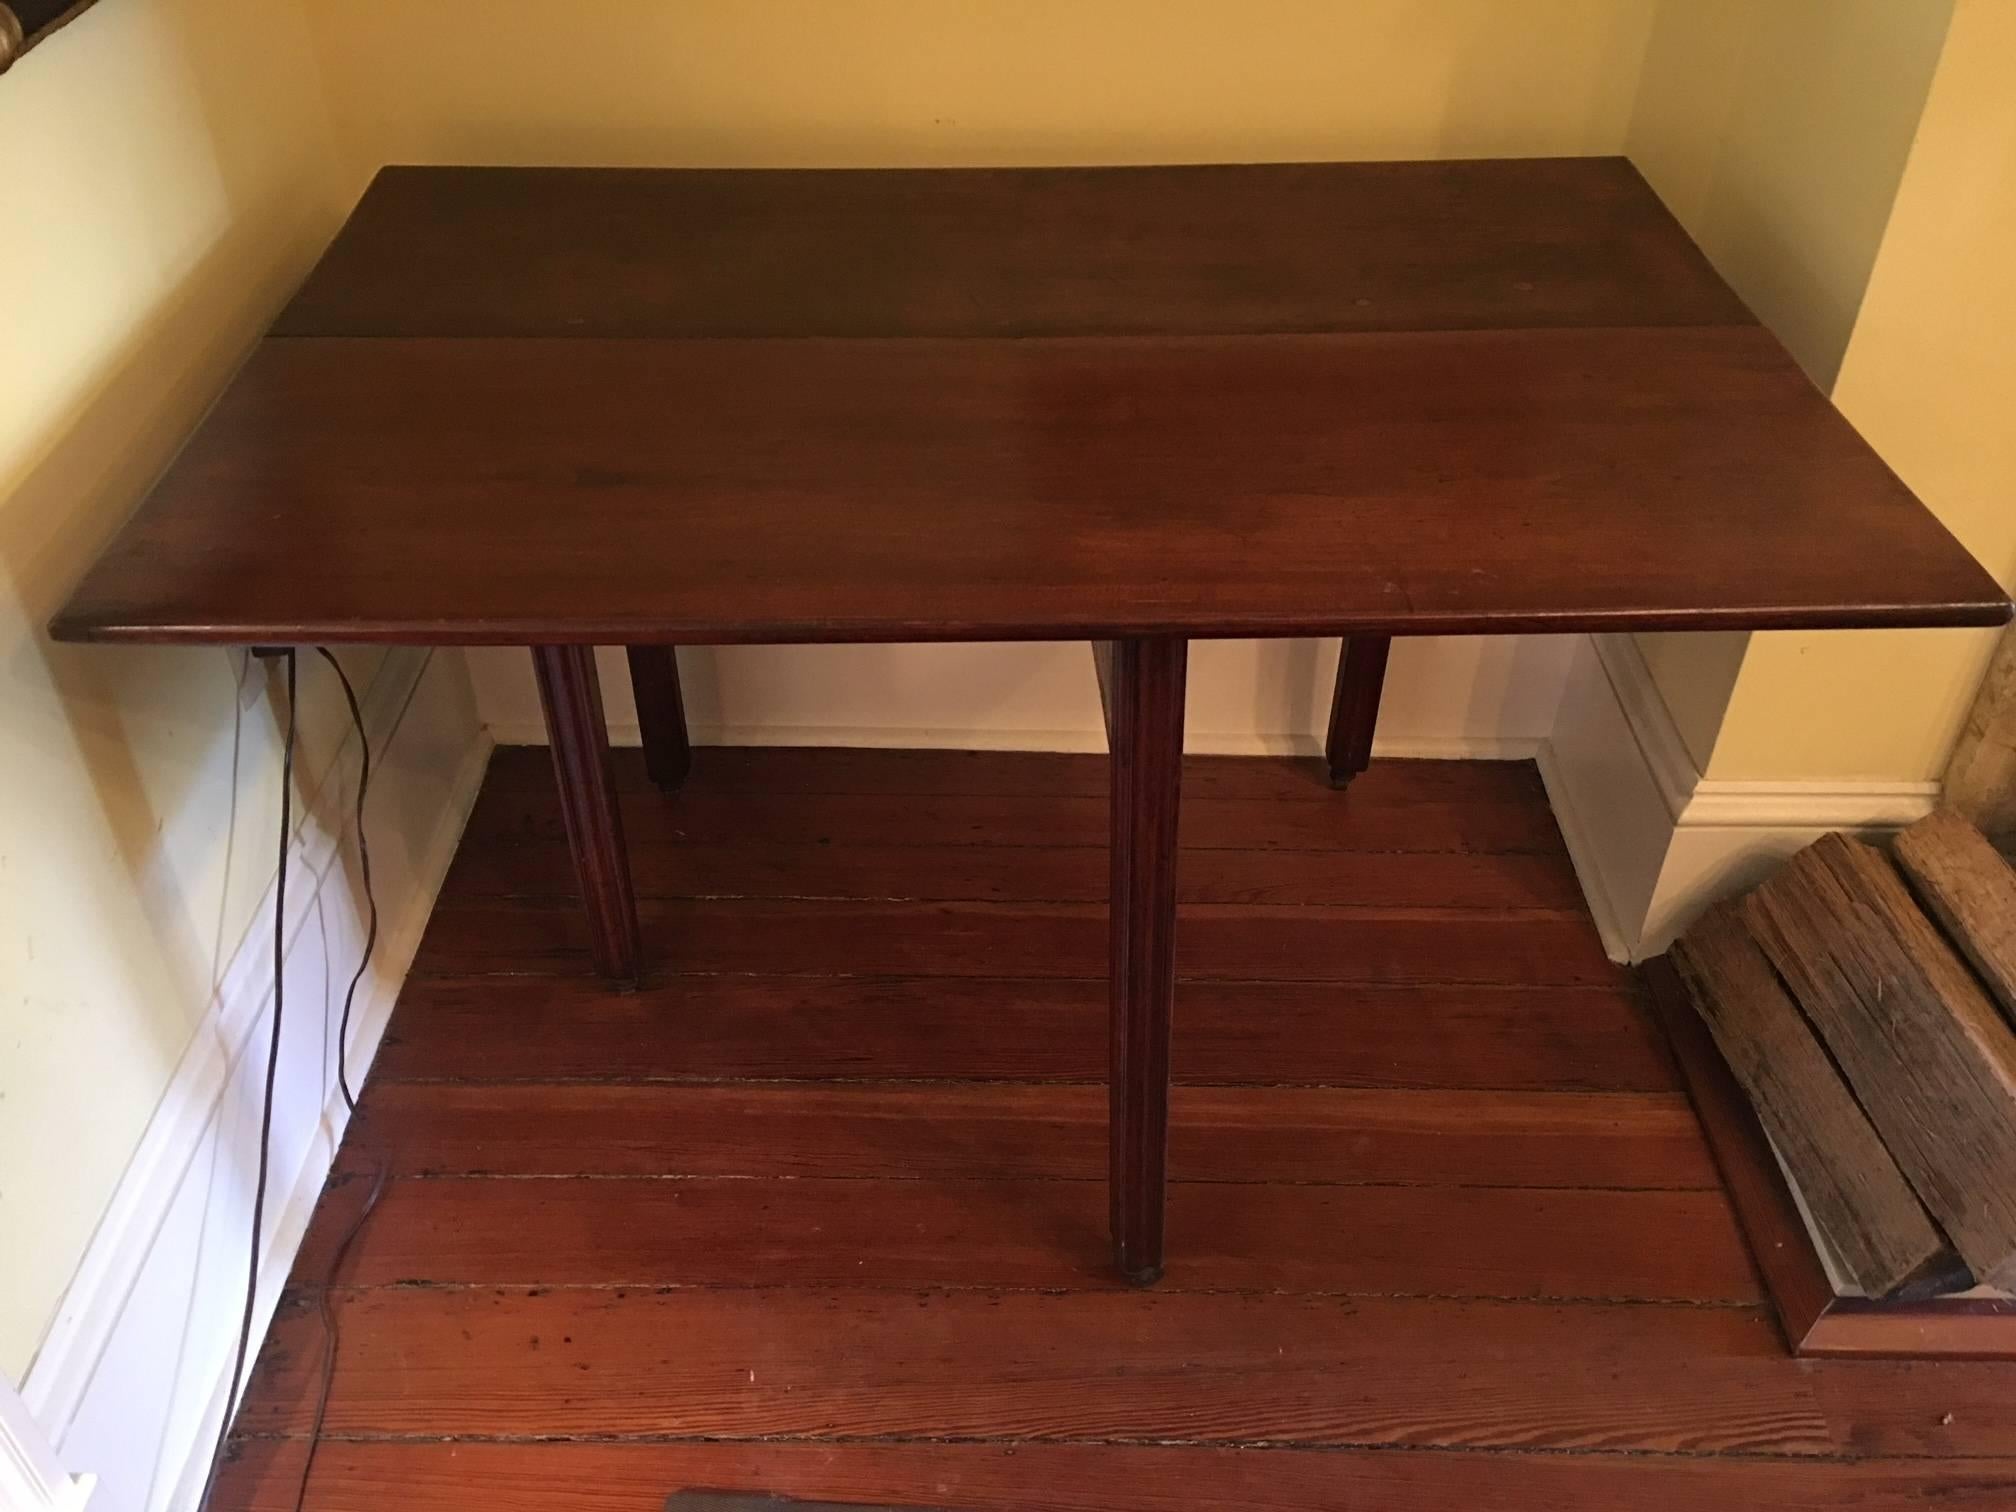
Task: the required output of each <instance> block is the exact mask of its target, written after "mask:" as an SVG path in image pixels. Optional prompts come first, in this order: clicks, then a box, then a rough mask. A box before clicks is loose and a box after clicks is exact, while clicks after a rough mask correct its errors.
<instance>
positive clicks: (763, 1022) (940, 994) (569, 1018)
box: [371, 975, 1676, 1091]
mask: <svg viewBox="0 0 2016 1512" xmlns="http://www.w3.org/2000/svg"><path fill="white" fill-rule="evenodd" d="M1105 998H1106V984H1105V982H1104V981H1103V980H1102V979H1100V978H1098V977H1088V978H1083V979H1078V980H1058V979H1054V978H1050V979H1045V978H1031V977H1021V978H1016V977H817V976H720V977H679V978H671V979H667V980H665V981H662V982H646V983H645V984H644V985H643V986H642V987H640V988H639V989H638V990H637V991H636V992H634V993H620V994H619V993H610V992H606V991H604V990H603V989H602V987H601V986H600V984H599V983H595V982H590V981H585V980H581V979H579V978H576V977H571V976H565V975H562V976H517V977H513V976H461V977H436V978H424V977H414V978H411V979H409V980H408V981H407V983H406V986H405V988H404V990H403V991H402V992H401V994H400V999H399V1011H398V1012H397V1013H395V1014H394V1015H393V1017H392V1023H391V1026H390V1027H389V1028H388V1029H387V1031H386V1037H385V1042H384V1044H383V1046H382V1048H381V1049H380V1051H379V1054H378V1059H377V1060H376V1062H375V1063H374V1064H373V1066H372V1071H371V1075H372V1080H373V1081H374V1082H381V1081H395V1080H406V1081H411V1080H428V1081H433V1080H440V1079H443V1078H448V1079H455V1078H468V1079H472V1080H505V1081H545V1080H550V1079H553V1078H556V1077H577V1078H591V1079H595V1080H599V1081H623V1080H635V1079H639V1078H655V1079H669V1080H687V1081H713V1080H721V1079H723V1078H731V1077H758V1078H778V1079H787V1080H794V1081H798V1080H807V1079H810V1080H825V1079H844V1080H861V1079H864V1078H865V1079H879V1078H887V1077H896V1078H928V1079H958V1080H968V1079H974V1080H984V1081H1026V1080H1062V1081H1087V1082H1094V1081H1099V1080H1100V1079H1101V1078H1103V1077H1104V1075H1105V1071H1106V1025H1105V1018H1104V1013H1103V1010H1104V1007H1105ZM1177 1011H1178V1012H1180V1013H1181V1014H1182V1015H1183V1019H1182V1022H1183V1032H1182V1033H1181V1034H1179V1035H1177V1036H1176V1044H1175V1046H1174V1048H1173V1055H1174V1065H1175V1075H1176V1079H1177V1080H1178V1081H1179V1082H1182V1081H1189V1082H1221V1083H1234V1084H1241V1085H1311V1084H1326V1085H1335V1086H1373V1087H1448V1088H1494V1089H1498V1088H1523V1089H1526V1090H1531V1091H1664V1090H1670V1089H1672V1088H1673V1087H1674V1086H1675V1085H1676V1084H1675V1082H1674V1079H1673V1072H1672V1068H1671V1066H1670V1064H1669V1063H1668V1061H1667V1059H1666V1056H1665V1052H1664V1050H1663V1049H1662V1048H1661V1047H1660V1045H1659V1042H1658V1037H1657V1033H1656V1031H1655V1030H1654V1029H1653V1027H1652V1025H1651V1023H1650V1021H1649V1020H1648V1019H1647V1018H1646V1017H1645V1015H1644V1014H1643V1013H1642V1012H1641V1011H1640V1009H1639V1006H1638V1004H1637V1002H1636V1001H1635V1000H1634V998H1633V995H1632V993H1631V991H1630V989H1629V988H1628V986H1627V985H1626V984H1625V983H1623V982H1621V981H1620V982H1615V983H1609V984H1605V985H1601V986H1591V987H1545V988H1534V987H1520V986H1508V985H1503V984H1480V985H1450V984H1428V985H1423V984H1419V983H1354V984H1352V985H1351V986H1350V987H1349V988H1348V989H1340V988H1339V987H1337V986H1336V985H1334V984H1331V983H1324V982H1189V983H1185V984H1184V985H1183V987H1182V989H1181V996H1180V1000H1179V1007H1178V1010H1177ZM500 1026H508V1029H506V1030H504V1031H502V1032H500Z"/></svg>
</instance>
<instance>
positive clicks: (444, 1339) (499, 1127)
mask: <svg viewBox="0 0 2016 1512" xmlns="http://www.w3.org/2000/svg"><path fill="white" fill-rule="evenodd" d="M696 758H697V759H696V762H695V767H694V773H693V776H692V778H691V779H690V783H689V786H688V788H687V790H686V792H685V793H683V794H681V795H680V796H679V797H677V798H672V799H666V798H661V797H660V796H658V795H657V794H656V793H655V792H654V791H653V790H652V789H651V788H650V786H649V784H648V783H647V782H646V781H645V780H644V778H643V774H642V767H641V763H640V762H639V761H638V760H637V759H636V757H635V756H634V755H633V754H630V753H624V754H622V755H621V756H620V757H619V760H618V763H617V772H616V776H617V783H618V786H619V788H620V789H621V790H622V793H623V802H624V804H625V807H626V813H625V818H626V823H628V825H629V826H630V829H631V833H632V837H633V842H634V845H635V850H636V864H637V875H638V880H639V885H640V891H641V892H642V893H643V894H644V896H645V900H646V901H645V905H644V914H645V922H646V932H647V943H648V948H649V950H650V951H651V955H652V962H653V965H652V971H651V975H650V977H649V978H648V979H647V981H646V983H645V985H644V987H643V988H642V990H640V991H638V992H635V993H628V994H611V993H608V992H605V991H603V990H602V989H601V988H600V987H598V986H597V985H596V984H595V983H593V982H592V981H589V980H587V979H585V977H584V976H583V975H582V972H581V962H582V955H581V943H582V937H581V933H580V930H579V925H578V921H577V919H576V917H575V914H574V912H573V905H572V903H571V901H570V897H569V894H570V892H571V883H570V882H569V879H568V877H567V874H566V867H565V856H564V849H563V848H562V846H561V844H560V842H559V840H558V838H557V837H558V827H557V811H556V810H555V808H554V807H553V802H552V795H551V790H550V777H549V776H548V774H547V769H546V765H545V753H544V752H541V751H506V752H501V753H499V756H498V758H497V760H496V762H495V763H494V764H493V768H492V771H491V774H490V777H489V780H488V782H487V783H486V787H485V792H484V795H483V800H482V802H481V803H480V804H479V807H478V813H477V817H476V820H475V822H474V823H473V824H472V829H471V834H470V838H469V840H468V841H467V843H466V845H465V848H464V851H463V853H462V855H461V856H460V857H459V858H458V861H457V864H456V867H455V869H454V873H453V876H452V878H451V881H450V884H449V887H448V889H447V891H446V892H445V893H444V896H443V900H442V903H441V906H440V908H439V909H438V911H437V915H436V918H435V921H434V924H433V927H432V928H431V929H430V932H429V935H428V938H427V940H426V942H425V945H424V947H423V951H422V958H421V962H420V965H419V968H418V970H417V971H416V974H415V976H414V977H413V978H412V980H411V981H410V982H409V983H408V985H407V988H406V991H405V993H404V995H403V996H402V999H401V1002H400V1006H399V1008H398V1010H397V1012H396V1014H395V1016H394V1020H393V1024H392V1028H391V1031H390V1033H389V1034H388V1037H387V1041H386V1044H385V1046H384V1049H383V1050H382V1052H381V1054H380V1056H379V1060H378V1063H377V1065H376V1067H375V1069H374V1071H373V1074H372V1078H371V1081H370V1084H369V1086H368V1088H367V1090H366V1094H365V1098H364V1105H363V1109H362V1111H361V1114H360V1116H359V1118H358V1119H357V1121H356V1123H355V1124H354V1125H353V1126H352V1131H351V1134H350V1137H349V1139H348V1140H347V1141H346V1144H345V1147H344V1149H343V1151H342V1152H341V1155H340V1157H339V1161H338V1167H337V1174H336V1175H335V1177H333V1178H332V1180H331V1183H330V1187H329V1190H328V1191H327V1193H326V1194H325V1197H324V1200H323V1203H322V1206H321V1208H320V1209H319V1210H318V1212H317V1214H316V1217H315V1220H314V1222H313V1224H312V1225H311V1229H310V1233H309V1238H308V1240H307V1242H306V1244H305V1245H304V1247H303V1251H302V1254H301V1258H300V1261H299V1264H298V1266H297V1271H296V1275H295V1278H294V1282H293V1285H292V1288H291V1290H290V1293H289V1295H288V1297H287V1298H286V1299H285V1300H284V1301H283V1303H282V1306H281V1309H280V1312H279V1314H278V1316H277V1318H276V1320H275V1323H274V1326H273V1329H272V1332H271V1334H270V1336H269V1338H268V1342H267V1345H266V1348H265V1351H264V1353H263V1355H262V1358H261V1361H260V1365H259V1369H258V1370H257V1372H256V1373H255V1376H254V1379H253V1382H252V1385H251V1388H250V1390H249V1393H248V1397H247V1400H246V1403H245V1406H244V1408H243V1410H242V1412H241V1415H240V1419H239V1429H238V1431H239V1434H240V1437H239V1440H238V1443H237V1449H236V1453H235V1456H234V1459H233V1462H232V1464H231V1466H230V1468H229V1470H228V1472H227V1475H226V1478H225V1480H224V1482H223V1485H222V1488H221V1494H220V1496H219V1498H218V1502H217V1505H218V1507H219V1508H238V1509H269V1512H278V1509H284V1508H287V1507H291V1506H292V1505H293V1499H294V1492H295V1487H296V1485H297V1484H298V1483H299V1479H300V1476H301V1474H302V1472H303V1470H304V1468H305V1463H306V1460H307V1452H308V1447H309V1445H308V1441H307V1439H306V1437H305V1435H306V1433H307V1431H308V1428H309V1425H310V1424H311V1422H312V1417H313V1408H314V1398H315V1388H316V1386H317V1384H318V1383H319V1381H320V1379H321V1372H322V1368H323V1364H324V1361H325V1359H326V1357H327V1356H326V1349H327V1344H326V1341H325V1339H324V1336H323V1333H322V1328H321V1303H322V1301H323V1300H324V1297H325V1295H326V1299H327V1301H328V1304H329V1307H330V1310H331V1312H332V1313H333V1315H334V1316H335V1318H336V1319H337V1322H338V1326H339V1334H338V1348H337V1353H336V1360H335V1370H334V1374H333V1390H332V1392H331V1396H330V1399H329V1403H328V1415H327V1419H326V1422H325V1425H324V1430H323V1438H322V1440H321V1441H320V1443H319V1445H318V1446H317V1453H316V1458H315V1463H314V1466H313V1473H312V1476H311V1478H310V1480H309V1484H308V1488H307V1491H308V1495H307V1505H308V1506H309V1507H311V1508H315V1509H317V1512H367V1509H368V1512H379V1509H382V1508H384V1507H386V1506H398V1507H401V1508H407V1509H414V1512H448V1509H451V1508H454V1509H460V1508H465V1507H466V1508H478V1507H480V1508H484V1509H486V1512H514V1509H521V1508H522V1509H528V1512H529V1509H532V1508H540V1509H548V1508H553V1509H560V1512H568V1509H575V1508H578V1509H581V1512H590V1509H592V1512H629V1509H636V1512H655V1509H656V1508H657V1507H658V1506H660V1505H661V1503H662V1501H663V1498H664V1496H665V1495H666V1494H667V1493H668V1492H670V1491H672V1490H674V1489H678V1488H680V1487H683V1486H712V1487H721V1488H742V1489H755V1490H767V1491H777V1492H788V1493H792V1494H796V1495H800V1496H806V1497H821V1498H828V1499H837V1500H842V1501H871V1502H883V1503H890V1504H903V1503H910V1504H917V1505H924V1506H934V1507H945V1508H958V1509H986V1512H1008V1509H1011V1508H1012V1509H1054V1512H1093V1509H1116V1512H1128V1509H1139V1512H1151V1509H1152V1512H1178V1509H1190V1508H1214V1509H1215V1508H1230V1509H1241V1512H1263V1509H1264V1512H1303V1509H1311V1512H1313V1509H1317V1508H1324V1509H1328V1508H1336V1507H1366V1508H1378V1509H1380V1512H1443V1509H1453V1508H1463V1509H1466V1512H1468V1509H1473V1508H1474V1509H1479V1512H1482V1509H1486V1508H1488V1509H1490V1512H1529V1509H1530V1512H1543V1509H1545V1512H1555V1509H1560V1512H1599V1509H1600V1512H1613V1509H1622V1508H1630V1509H1633V1512H1696V1509H1700V1512H1709V1509H1714V1512H1723V1509H1732V1512H1763V1509H1766V1508H1770V1509H1795V1512H1796V1509H1818V1508H1823V1507H1825V1508H1834V1507H1843V1506H1852V1507H1855V1508H1857V1509H1859V1512H1890V1509H1902V1508H1905V1507H1919V1506H1923V1505H1928V1504H1932V1505H1938V1506H1942V1507H1948V1508H1956V1509H1963V1512H1974V1509H1990V1508H1994V1509H2002V1508H2008V1507H2012V1506H2016V1416H2012V1415H2011V1414H2009V1413H2008V1412H2007V1410H2006V1403H2007V1402H2008V1401H2009V1400H2010V1399H2011V1395H2012V1393H2016V1368H2011V1367H2008V1366H1999V1365H1984V1364H1969V1365H1914V1364H1885V1363H1876V1362H1855V1363H1843V1364H1841V1365H1830V1364H1819V1363H1810V1362H1797V1361H1793V1360H1791V1359H1790V1358H1788V1357H1787V1355H1786V1354H1785V1350H1784V1345H1783V1342H1782V1340H1781V1339H1780V1338H1779V1337H1778V1335H1777V1333H1776V1331H1775V1326H1774V1324H1773V1323H1772V1321H1771V1316H1770V1313H1769V1311H1768V1309H1766V1308H1765V1307H1764V1306H1762V1305H1761V1304H1760V1301H1759V1290H1758V1284H1757V1281H1756V1277H1755V1275H1754V1272H1753V1269H1752V1267H1751V1264H1750V1262H1749V1259H1748V1256H1747V1255H1746V1254H1745V1252H1744V1250H1743V1248H1742V1243H1741V1240H1740V1238H1739V1236H1738V1234H1737V1231H1736V1229H1735V1226H1734V1224H1733V1222H1732V1220H1731V1217H1730V1213H1729V1209H1728V1205H1727V1202H1726V1200H1725V1198H1724V1197H1723V1195H1722V1192H1721V1190H1720V1188H1719V1185H1718V1184H1717V1181H1716V1178H1715V1173H1714V1169H1713V1165H1712V1163H1711V1162H1710V1160H1709V1159H1708V1157H1707V1153H1706V1150H1705V1148H1704V1146H1703V1144H1702V1141H1701V1136H1700V1133H1699V1130H1698V1128H1697V1127H1696V1125H1695V1123H1694V1121H1693V1118H1692V1114H1691V1112H1690V1111H1689V1110H1688V1109H1687V1107H1686V1104H1685V1102H1684V1100H1683V1099H1682V1098H1681V1096H1680V1094H1679V1092H1678V1090H1677V1087H1676V1085H1675V1083H1674V1080H1673V1076H1672V1072H1671V1069H1670V1067H1669V1066H1668V1064H1667V1061H1666V1058H1665V1054H1664V1051H1663V1048H1662V1046H1661V1045H1660V1044H1659V1042H1658V1040H1657V1038H1656V1036H1655V1034H1654V1032H1653V1031H1652V1030H1651V1028H1650V1027H1649V1025H1648V1022H1647V1020H1646V1018H1645V1016H1644V1015H1643V1013H1642V1012H1641V1010H1640V1008H1639V1005H1638V1003H1637V1001H1636V998H1635V995H1634V992H1633V989H1632V987H1631V985H1630V983H1629V982H1628V980H1627V979H1626V978H1625V977H1624V976H1623V975H1622V974H1621V973H1620V971H1619V970H1618V969H1617V968H1615V967H1613V966H1612V965H1610V963H1608V962H1607V961H1605V960H1604V959H1603V958H1602V954H1601V951H1600V948H1598V947H1597V945H1596V940H1595V934H1594V931H1593V929H1592V928H1591V926H1590V924H1589V921H1588V919H1587V918H1586V916H1585V915H1584V913H1583V912H1582V910H1581V909H1580V906H1579V903H1578V899H1579V893H1578V892H1577V890H1576V887H1575V881H1574V877H1573V874H1572V872H1571V871H1570V869H1569V867H1568V863H1567V861H1566V859H1565V856H1564V855H1563V853H1562V851H1561V848H1560V844H1559V837H1558V835H1557V834H1556V832H1555V831H1554V828H1553V824H1552V820H1551V817H1550V816H1549V815H1548V813H1547V810H1546V804H1545V798H1544V795H1543V793H1542V791H1541V789H1540V786H1539V783H1538V780H1537V778H1536V776H1535V775H1534V773H1533V770H1532V768H1531V767H1530V766H1528V765H1524V764H1512V763H1497V764H1484V763H1456V762H1446V763H1434V762H1394V763H1375V764H1374V765H1373V768H1372V769H1371V771H1369V772H1368V773H1366V774H1365V775H1364V776H1363V777H1361V778H1360V779H1358V781H1357V782H1356V783H1354V784H1353V786H1352V788H1351V790H1350V791H1349V793H1347V794H1344V795H1337V794H1334V793H1332V792H1331V791H1330V790H1329V789H1328V787H1327V786H1326V785H1324V783H1323V780H1322V774H1321V771H1320V767H1319V765H1318V764H1316V763H1298V762H1286V761H1239V760H1227V759H1223V758H1205V759H1193V760H1191V761H1189V762H1187V763H1186V769H1185V781H1186V784H1187V798H1188V801H1187V802H1186V806H1185V811H1184V816H1183V828H1184V839H1185V842H1186V846H1185V854H1184V883H1183V886H1184V894H1183V896H1184V901H1185V909H1184V919H1183V934H1182V941H1183V944H1182V960H1181V966H1182V977H1183V980H1182V982H1181V984H1180V986H1179V994H1178V1006H1177V1034H1176V1074H1177V1079H1178V1082H1179V1088H1178V1092H1177V1095H1176V1097H1175V1099H1174V1115H1173V1129H1172V1151H1171V1154H1172V1159H1171V1166H1172V1171H1173V1174H1174V1177H1175V1184H1174V1185H1173V1187H1172V1191H1171V1216H1170V1239H1171V1259H1170V1265H1169V1269H1168V1274H1167V1276H1166V1278H1165V1280H1164V1282H1163V1283H1162V1285H1161V1286H1160V1287H1159V1288H1157V1289H1156V1290H1154V1291H1151V1292H1141V1291H1132V1290H1128V1289H1126V1288H1123V1287H1120V1286H1118V1285H1116V1284H1115V1283H1114V1282H1113V1281H1112V1280H1111V1278H1110V1277H1109V1276H1108V1275H1107V1273H1106V1269H1105V1259H1106V1256H1105V1238H1104V1222H1105V1199H1104V1189H1103V1184H1102V1180H1101V1177H1102V1171H1103V1138H1104V1103H1103V1096H1102V1094H1101V1091H1100V1088H1099V1087H1098V1085H1097V1082H1098V1078H1099V1077H1100V1076H1101V1074H1102V1071H1103V1058H1104V1053H1105V1050H1104V1036H1105V1028H1104V998H1105V990H1104V984H1103V981H1102V980H1101V973H1102V971H1103V930H1102V907H1101V904H1102V900H1103V896H1104V888H1105V879H1104V860H1105V858H1104V853H1103V822H1104V821H1103V812H1104V810H1103V796H1102V795H1103V789H1104V781H1105V773H1104V763H1103V761H1101V760H1100V759H1099V758H1089V757H1069V756H1031V755H1021V754H1011V753H972V754H966V753H937V752H888V751H832V752H827V751H797V750H765V751H717V750H705V749H703V750H701V751H699V752H697V753H696ZM381 1171H382V1172H384V1173H386V1175H387V1178H388V1182H387V1186H386V1188H385V1191H384V1195H383V1197H382V1198H381V1199H380V1202H379V1205H378V1207H377V1208H376V1210H375V1211H374V1212H373V1213H372V1214H371V1216H370V1218H369V1220H368V1221H367V1222H366V1224H365V1226H364V1228H363V1230H362V1231H361V1235H360V1237H359V1239H358V1241H357V1242H356V1244H355V1245H354V1246H353V1247H352V1249H351V1250H350V1252H349V1254H348V1255H347V1257H346V1259H345V1262H344V1264H343V1266H342V1267H341V1269H340V1270H337V1271H334V1272H333V1273H332V1270H331V1261H332V1258H333V1256H334V1253H335V1249H336V1246H337V1244H338V1243H339V1241H340V1240H341V1238H342V1237H343V1235H344V1233H345V1231H346V1230H347V1229H348V1227H349V1225H350V1223H351V1220H352V1219H353V1218H354V1217H355V1216H356V1214H357V1212H358V1210H359V1208H360V1206H361V1204H362V1202H363V1200H364V1198H365V1196H366V1195H367V1194H368V1193H369V1192H370V1191H371V1189H372V1187H373V1184H374V1181H375V1179H376V1178H377V1176H378V1175H379V1173H380V1172H381Z"/></svg>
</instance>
